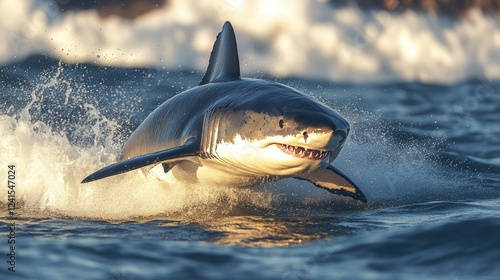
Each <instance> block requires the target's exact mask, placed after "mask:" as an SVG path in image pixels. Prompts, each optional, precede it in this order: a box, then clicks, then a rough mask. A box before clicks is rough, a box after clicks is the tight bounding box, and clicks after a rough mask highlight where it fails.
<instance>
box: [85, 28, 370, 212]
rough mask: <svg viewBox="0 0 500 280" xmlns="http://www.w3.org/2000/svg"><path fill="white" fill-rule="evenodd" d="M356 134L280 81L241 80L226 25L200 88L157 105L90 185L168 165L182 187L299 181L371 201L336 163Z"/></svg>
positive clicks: (88, 179) (231, 34) (233, 40)
mask: <svg viewBox="0 0 500 280" xmlns="http://www.w3.org/2000/svg"><path fill="white" fill-rule="evenodd" d="M348 134H349V124H348V122H347V121H346V120H345V119H344V118H343V117H342V116H340V115H339V114H338V113H337V112H336V111H334V110H333V109H332V108H330V107H328V106H326V105H325V104H323V103H321V102H319V101H318V100H316V99H314V98H312V97H310V96H308V95H306V94H304V93H301V92H299V91H298V90H296V89H293V88H291V87H288V86H286V85H283V84H280V83H275V82H269V81H264V80H258V79H246V78H241V77H240V68H239V58H238V51H237V45H236V37H235V34H234V30H233V27H232V26H231V24H230V23H229V22H226V23H225V24H224V26H223V28H222V31H221V32H220V33H219V35H218V36H217V39H216V42H215V44H214V48H213V51H212V54H211V56H210V62H209V66H208V69H207V72H206V74H205V76H204V77H203V79H202V81H201V83H200V85H198V86H196V87H194V88H191V89H189V90H186V91H184V92H182V93H180V94H178V95H176V96H174V97H172V98H171V99H169V100H167V101H165V102H164V103H163V104H162V105H160V106H159V107H158V108H156V109H155V110H154V111H153V112H152V113H151V114H150V115H149V116H148V117H147V118H146V119H145V120H144V121H143V122H142V123H141V124H140V125H139V127H138V128H137V129H136V130H135V131H134V132H133V133H132V135H131V136H130V138H129V139H128V140H127V142H126V143H125V145H124V146H123V149H122V154H121V157H120V162H117V163H115V164H111V165H109V166H107V167H104V168H102V169H101V170H98V171H97V172H95V173H93V174H91V175H89V176H88V177H86V178H85V179H84V180H83V181H82V183H87V182H91V181H94V180H98V179H102V178H105V177H109V176H113V175H117V174H120V173H124V172H128V171H131V170H134V169H138V168H144V167H152V166H154V165H157V164H162V165H163V167H164V171H165V172H172V174H173V176H174V177H175V178H176V179H177V180H179V181H182V182H188V183H202V184H207V185H218V186H220V185H222V186H230V187H248V186H253V185H256V184H259V183H262V182H264V181H274V180H280V179H284V178H290V177H293V178H296V179H300V180H307V181H309V182H311V183H313V184H314V185H316V186H317V187H320V188H323V189H326V190H328V191H329V192H332V193H335V194H339V195H344V196H349V197H351V198H354V199H356V200H359V201H362V202H366V201H367V200H366V197H365V196H364V194H363V193H362V192H361V190H360V189H359V188H358V187H357V186H356V184H354V182H352V181H351V180H350V179H349V178H348V177H347V176H345V175H344V174H343V173H341V172H340V171H339V170H338V169H336V168H335V167H333V166H332V165H331V164H330V163H331V162H332V161H333V160H334V159H335V158H336V157H337V156H338V154H339V153H340V151H341V149H342V146H343V144H344V142H345V140H346V138H347V136H348Z"/></svg>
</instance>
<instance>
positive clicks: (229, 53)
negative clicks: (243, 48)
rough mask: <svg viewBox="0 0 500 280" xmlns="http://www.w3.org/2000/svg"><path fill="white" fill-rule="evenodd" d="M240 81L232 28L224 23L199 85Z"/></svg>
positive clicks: (238, 62) (228, 23) (236, 48)
mask: <svg viewBox="0 0 500 280" xmlns="http://www.w3.org/2000/svg"><path fill="white" fill-rule="evenodd" d="M239 79H240V61H239V58H238V47H237V45H236V36H235V35H234V30H233V26H232V25H231V23H230V22H229V21H226V23H224V26H223V27H222V31H221V32H220V33H219V35H217V39H216V40H215V44H214V48H213V50H212V54H211V55H210V61H209V63H208V69H207V73H205V76H204V77H203V79H202V80H201V83H200V85H204V84H208V83H212V82H227V81H235V80H239Z"/></svg>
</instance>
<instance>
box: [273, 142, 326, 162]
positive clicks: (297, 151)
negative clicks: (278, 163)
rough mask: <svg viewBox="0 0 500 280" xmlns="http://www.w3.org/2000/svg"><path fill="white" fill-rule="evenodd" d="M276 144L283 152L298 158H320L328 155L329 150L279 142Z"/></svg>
mask: <svg viewBox="0 0 500 280" xmlns="http://www.w3.org/2000/svg"><path fill="white" fill-rule="evenodd" d="M276 146H278V148H280V149H281V150H282V151H283V152H285V153H287V154H290V155H293V156H295V157H298V158H305V159H310V160H322V159H324V158H326V157H328V156H329V155H330V152H329V151H320V150H311V149H306V148H303V147H297V146H292V145H285V144H279V143H277V144H276Z"/></svg>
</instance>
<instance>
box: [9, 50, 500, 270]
mask: <svg viewBox="0 0 500 280" xmlns="http://www.w3.org/2000/svg"><path fill="white" fill-rule="evenodd" d="M202 75H203V73H200V72H196V71H179V70H176V71H167V70H156V69H124V68H110V67H101V66H94V65H89V64H78V65H71V64H65V63H59V62H58V61H55V60H52V59H49V58H45V57H32V58H31V59H28V60H25V61H24V62H22V63H18V64H13V65H9V66H5V67H3V68H1V69H0V117H1V118H0V121H1V125H2V126H3V127H2V134H1V135H0V137H2V140H1V141H2V150H1V152H2V158H1V164H2V167H1V169H0V170H2V173H3V174H2V176H5V175H4V174H5V173H6V170H7V169H6V166H7V164H10V163H15V164H16V168H17V169H18V171H19V172H18V174H19V176H18V177H17V179H16V184H17V196H16V199H17V201H18V202H19V203H20V204H19V209H17V210H16V213H17V215H16V216H15V217H14V218H13V219H12V218H10V217H8V215H7V205H6V203H5V201H6V195H5V193H6V191H7V186H6V184H4V183H2V184H3V185H1V186H0V187H1V190H2V196H1V197H2V203H1V204H0V207H1V208H0V209H2V210H1V212H0V213H1V214H0V215H1V217H2V218H1V221H0V228H1V229H2V230H0V233H1V235H0V238H1V240H0V251H1V252H2V254H1V256H3V257H1V258H2V259H1V260H2V261H1V262H0V263H1V264H2V265H1V266H0V275H1V276H0V277H1V278H2V279H69V278H71V277H73V278H77V279H235V278H237V279H498V277H499V276H500V266H499V265H498V264H499V263H500V238H499V236H500V235H499V233H500V217H499V214H500V188H499V187H500V149H499V148H498V147H500V126H499V125H498V122H499V120H500V83H499V82H495V81H489V80H487V79H486V78H483V77H477V78H476V79H471V80H469V81H464V82H461V83H457V84H453V85H431V84H421V83H410V82H395V83H389V84H387V83H384V84H353V83H331V82H326V81H312V80H303V79H298V78H289V79H280V80H278V81H280V82H282V83H285V84H287V85H290V86H293V87H296V88H298V89H300V90H302V91H304V92H306V93H308V94H311V95H312V96H314V97H316V98H319V99H321V100H322V101H324V102H325V103H327V104H328V105H330V106H332V107H333V108H335V109H337V110H338V111H339V112H340V113H341V114H342V115H344V116H345V117H346V119H348V121H349V122H350V124H351V128H352V133H351V135H350V138H349V139H348V143H346V146H345V148H344V150H343V152H342V153H341V156H340V157H339V159H338V160H336V161H335V162H334V163H335V164H336V165H337V166H338V167H339V168H340V169H341V170H343V171H344V172H345V173H347V174H349V176H350V177H351V178H352V179H353V180H354V181H356V182H357V183H358V185H359V186H360V188H361V189H362V190H363V191H364V193H365V194H366V196H367V198H368V200H369V203H368V204H361V203H357V202H353V201H351V200H349V199H347V198H343V197H335V196H333V195H331V194H329V193H327V192H324V191H322V190H319V189H316V188H314V187H313V186H311V185H308V184H306V183H304V182H296V181H293V180H289V181H285V182H278V183H273V184H267V185H264V186H260V187H257V188H255V189H252V190H241V191H235V192H234V193H231V194H230V195H219V196H217V195H216V196H215V197H212V198H211V199H209V201H206V200H203V199H200V198H199V197H203V194H202V193H201V194H199V195H198V196H197V197H198V199H199V200H198V201H195V202H193V201H192V200H185V201H183V200H182V197H180V198H179V199H180V202H178V203H177V204H176V205H177V206H178V207H177V208H175V207H174V208H175V209H174V208H172V207H170V208H168V209H165V210H164V211H162V210H161V207H160V209H159V210H158V211H156V213H151V212H148V210H147V209H148V208H149V207H148V205H149V203H151V205H153V201H154V197H149V198H148V197H144V196H141V195H138V194H137V193H136V192H135V191H134V190H135V189H134V188H136V189H139V188H144V187H148V185H147V184H144V185H143V184H141V183H135V184H137V185H135V186H134V188H127V189H124V192H126V193H125V194H122V195H123V196H120V197H119V198H120V199H122V200H123V199H126V200H128V201H127V202H126V203H130V204H131V205H136V204H134V203H137V206H134V207H136V208H133V209H132V211H134V209H136V212H132V213H135V214H131V215H125V216H126V217H118V218H117V216H116V215H118V214H116V213H115V211H116V212H120V211H122V209H116V207H114V206H113V205H121V204H114V203H115V202H114V199H115V197H117V195H118V194H119V193H116V192H111V190H114V189H116V187H118V188H119V187H120V186H113V185H114V184H119V183H116V182H115V183H113V181H109V182H108V183H107V184H109V185H100V186H98V188H99V189H100V190H102V189H104V190H102V192H100V193H99V194H98V195H99V196H100V197H99V198H96V197H92V195H97V193H90V194H88V196H84V195H83V194H82V192H83V191H85V188H87V189H90V188H92V187H91V186H88V185H81V184H79V183H78V182H79V180H81V179H83V177H85V176H86V175H88V174H87V173H88V170H96V169H98V167H99V164H100V163H108V162H110V161H112V156H113V155H116V153H117V151H118V150H119V148H120V147H121V144H122V143H123V141H124V140H126V138H127V137H128V136H129V135H130V133H131V131H133V129H134V128H135V127H136V126H137V125H138V124H139V123H140V122H141V121H142V120H143V119H144V118H145V117H146V116H147V115H148V114H149V112H151V111H152V110H154V109H155V108H156V107H157V106H158V105H159V104H161V103H162V102H163V101H165V100H167V99H168V98H170V97H172V96H173V95H175V94H176V93H179V92H181V91H183V90H185V89H187V88H188V87H192V86H195V85H197V84H198V83H199V81H200V80H201V77H202ZM245 76H247V77H258V78H259V77H262V78H265V79H270V80H274V78H272V77H269V76H266V75H262V74H255V75H252V74H248V75H245ZM179 110H182V108H179ZM26 130H28V132H26ZM61 139H62V140H61ZM58 147H60V149H59V148H58ZM96 147H98V148H97V149H96ZM99 147H101V148H99ZM59 152H60V155H55V154H58V153H59ZM83 156H89V157H90V158H92V157H94V158H97V159H96V161H92V162H84V163H77V165H76V166H77V167H78V168H77V169H78V170H71V171H65V169H64V168H63V167H64V166H73V164H74V162H76V161H78V158H81V157H83ZM109 157H111V159H110V158H109ZM40 162H41V163H40ZM61 170H63V171H61ZM79 170H80V171H79ZM72 172H74V173H72ZM1 178H2V179H3V178H4V177H1ZM33 178H35V179H33ZM37 178H38V179H37ZM44 178H50V180H45V179H44ZM134 180H135V181H134V182H143V181H142V180H141V179H140V178H135V179H134ZM75 182H76V183H75ZM117 182H118V181H117ZM147 182H149V181H147ZM106 188H109V189H110V192H109V193H106ZM113 188H114V189H113ZM165 188H167V186H166V187H165ZM3 190H5V191H3ZM78 190H80V192H79V194H78V195H75V196H70V198H67V196H66V194H67V193H73V192H75V191H78ZM125 190H126V191H125ZM189 191H190V192H197V190H196V189H190V190H189ZM146 193H147V191H146ZM154 194H155V193H154V192H153V191H151V195H152V196H154ZM262 194H264V196H260V195H262ZM174 195H175V194H172V196H174ZM261 198H263V199H264V198H265V199H264V200H266V202H265V203H263V202H262V201H259V200H261ZM98 199H100V200H98ZM82 200H84V201H89V203H88V205H87V204H85V203H83V204H80V203H79V201H82ZM101 200H102V201H104V206H106V201H108V200H109V201H110V202H109V203H110V204H109V205H110V207H109V209H107V208H106V207H102V203H101V204H99V203H100V202H99V201H101ZM68 201H69V202H68ZM179 205H180V206H179ZM151 207H153V206H151ZM154 207H157V206H154ZM155 209H156V208H155ZM123 211H131V210H130V209H129V208H124V209H123ZM11 221H15V222H16V225H17V227H16V255H17V259H16V273H11V272H9V271H8V270H7V268H8V265H7V263H6V260H7V256H6V253H7V252H8V249H9V248H8V244H7V238H8V237H7V235H8V231H7V229H8V226H7V225H8V224H9V222H11Z"/></svg>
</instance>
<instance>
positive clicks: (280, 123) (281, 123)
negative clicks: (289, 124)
mask: <svg viewBox="0 0 500 280" xmlns="http://www.w3.org/2000/svg"><path fill="white" fill-rule="evenodd" d="M279 125H280V127H281V128H283V119H281V120H280V122H279Z"/></svg>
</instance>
